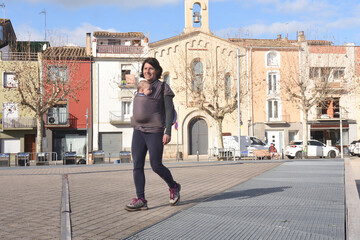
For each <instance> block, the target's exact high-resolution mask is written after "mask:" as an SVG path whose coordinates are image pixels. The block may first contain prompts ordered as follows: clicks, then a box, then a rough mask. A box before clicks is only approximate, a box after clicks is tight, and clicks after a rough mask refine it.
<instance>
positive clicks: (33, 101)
mask: <svg viewBox="0 0 360 240" xmlns="http://www.w3.org/2000/svg"><path fill="white" fill-rule="evenodd" d="M71 50H72V49H71V47H59V48H48V49H47V50H46V51H45V52H44V53H39V55H38V61H35V62H34V61H33V59H30V55H29V54H25V55H24V56H23V59H22V61H21V63H18V64H14V65H12V66H11V67H10V68H11V69H9V71H11V72H13V73H15V81H16V84H17V88H16V90H17V91H16V94H15V95H12V96H9V97H8V98H10V99H9V100H10V101H12V102H18V103H19V104H20V105H21V106H22V107H23V108H26V109H29V110H30V111H32V112H33V113H34V114H35V118H36V128H37V138H36V152H42V139H43V129H44V115H45V114H46V113H47V112H48V111H49V109H51V108H52V107H54V106H55V105H56V104H58V103H59V102H63V101H67V99H70V98H72V99H74V100H75V101H78V96H77V93H78V92H79V90H81V89H83V88H84V84H83V83H82V81H83V77H82V75H81V74H80V73H79V72H78V71H79V64H78V63H79V61H80V60H81V57H84V56H83V54H76V53H73V52H72V51H71ZM73 50H75V51H81V52H82V50H81V48H79V47H77V48H73ZM78 73H79V74H78Z"/></svg>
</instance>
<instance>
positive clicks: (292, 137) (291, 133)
mask: <svg viewBox="0 0 360 240" xmlns="http://www.w3.org/2000/svg"><path fill="white" fill-rule="evenodd" d="M297 134H298V131H289V142H292V141H294V140H297Z"/></svg>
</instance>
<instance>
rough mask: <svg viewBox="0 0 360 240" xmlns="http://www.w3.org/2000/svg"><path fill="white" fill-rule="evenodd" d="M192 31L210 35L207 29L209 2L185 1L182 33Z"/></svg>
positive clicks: (207, 0) (206, 0)
mask: <svg viewBox="0 0 360 240" xmlns="http://www.w3.org/2000/svg"><path fill="white" fill-rule="evenodd" d="M193 31H202V32H206V33H211V32H210V29H209V0H185V29H184V33H189V32H193Z"/></svg>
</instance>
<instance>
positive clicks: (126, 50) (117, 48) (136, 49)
mask: <svg viewBox="0 0 360 240" xmlns="http://www.w3.org/2000/svg"><path fill="white" fill-rule="evenodd" d="M143 50H144V47H142V46H123V45H98V46H97V52H98V53H113V54H142V53H143Z"/></svg>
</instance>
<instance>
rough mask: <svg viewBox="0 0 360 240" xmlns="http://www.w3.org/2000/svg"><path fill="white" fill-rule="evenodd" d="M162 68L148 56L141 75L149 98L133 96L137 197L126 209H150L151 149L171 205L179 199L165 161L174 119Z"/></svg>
mask: <svg viewBox="0 0 360 240" xmlns="http://www.w3.org/2000/svg"><path fill="white" fill-rule="evenodd" d="M161 74H162V68H161V66H160V64H159V62H158V60H157V59H155V58H147V59H145V61H144V62H143V64H142V67H141V75H140V76H141V77H143V78H145V80H147V81H148V82H149V83H150V84H151V86H152V92H151V94H150V95H148V96H147V97H141V96H138V95H136V96H135V98H134V105H133V106H134V108H133V117H132V120H131V126H133V127H134V132H133V137H132V144H131V152H132V158H133V177H134V183H135V189H136V195H137V197H136V198H134V199H133V200H132V202H131V203H129V204H127V205H126V206H125V209H126V210H127V211H139V210H147V209H148V206H147V201H146V199H145V173H144V165H145V157H146V153H147V151H149V158H150V165H151V168H152V170H153V171H154V172H155V173H157V174H158V175H159V176H160V177H161V178H162V179H163V180H164V181H165V182H166V183H167V185H168V186H169V190H170V201H169V203H170V205H171V206H175V205H176V204H178V203H179V200H180V189H181V186H180V184H179V183H177V182H175V181H174V179H173V177H172V174H171V172H170V170H169V169H168V168H167V167H165V166H164V165H163V164H162V155H163V150H164V145H166V144H168V143H169V142H170V140H171V127H172V120H173V117H174V116H173V111H172V109H173V97H174V96H175V95H174V93H173V91H172V90H171V88H170V87H169V85H168V84H166V83H163V82H161V81H159V78H160V77H161Z"/></svg>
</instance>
